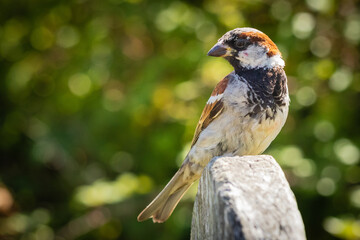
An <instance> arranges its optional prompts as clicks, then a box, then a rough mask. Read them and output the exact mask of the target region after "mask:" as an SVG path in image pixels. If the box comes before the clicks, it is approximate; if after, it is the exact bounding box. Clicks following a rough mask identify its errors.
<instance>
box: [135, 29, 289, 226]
mask: <svg viewBox="0 0 360 240" xmlns="http://www.w3.org/2000/svg"><path fill="white" fill-rule="evenodd" d="M208 55H209V56H213V57H223V58H225V59H226V60H227V61H229V63H230V64H231V65H232V66H233V67H234V71H233V72H231V73H230V74H229V75H227V76H226V77H225V78H224V79H223V80H221V81H220V82H219V83H218V84H217V85H216V87H215V89H214V91H213V92H212V94H211V96H210V98H209V100H208V101H207V103H206V105H205V108H204V110H203V112H202V114H201V117H200V120H199V123H198V125H197V127H196V130H195V135H194V138H193V140H192V144H191V149H190V151H189V153H188V154H187V156H186V158H185V160H184V162H183V164H182V166H181V167H180V169H179V170H178V171H177V172H176V174H175V175H174V176H173V178H172V179H171V180H170V182H169V183H168V184H167V185H166V186H165V188H164V189H163V190H162V191H161V192H160V193H159V195H158V196H157V197H156V198H155V199H154V200H153V201H152V202H151V203H150V204H149V205H148V206H147V207H146V208H145V209H144V210H143V211H142V212H141V213H140V214H139V216H138V218H137V219H138V221H144V220H146V219H148V218H152V219H153V222H157V223H162V222H164V221H166V220H167V219H168V218H169V216H170V215H171V213H172V212H173V210H174V208H175V207H176V205H177V204H178V202H179V201H180V199H181V197H182V196H183V195H184V193H185V192H186V191H187V190H188V189H189V187H190V186H191V185H192V183H193V182H194V181H196V180H197V179H199V178H200V176H201V173H202V171H203V170H204V168H205V166H206V165H207V164H208V163H209V161H210V160H211V159H212V158H214V157H216V156H235V155H237V156H243V155H257V154H261V153H262V152H264V151H265V149H266V148H267V147H268V146H269V145H270V143H271V142H272V141H273V140H274V139H275V137H276V136H277V135H278V133H279V132H280V130H281V128H282V127H283V125H284V123H285V121H286V118H287V115H288V107H289V102H290V99H289V96H288V89H287V79H286V75H285V71H284V70H283V68H284V66H285V62H284V60H283V59H282V57H281V53H280V51H279V49H278V48H277V46H276V45H275V44H274V42H273V41H272V40H271V39H270V38H269V37H268V36H267V35H266V34H264V33H262V32H260V31H259V30H256V29H254V28H236V29H234V30H232V31H229V32H227V33H225V35H224V36H222V37H221V38H220V39H219V40H218V42H217V43H216V44H215V46H214V47H213V48H211V50H210V51H209V52H208Z"/></svg>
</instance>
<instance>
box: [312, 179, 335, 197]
mask: <svg viewBox="0 0 360 240" xmlns="http://www.w3.org/2000/svg"><path fill="white" fill-rule="evenodd" d="M316 190H317V192H318V193H319V194H320V195H323V196H330V195H332V194H334V192H335V190H336V185H335V182H334V180H333V179H331V178H321V179H320V180H319V181H318V182H317V184H316Z"/></svg>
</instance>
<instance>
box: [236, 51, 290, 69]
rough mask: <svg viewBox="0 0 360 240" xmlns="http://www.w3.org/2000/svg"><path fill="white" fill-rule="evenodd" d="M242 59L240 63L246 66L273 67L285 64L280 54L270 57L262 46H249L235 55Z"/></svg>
mask: <svg viewBox="0 0 360 240" xmlns="http://www.w3.org/2000/svg"><path fill="white" fill-rule="evenodd" d="M235 58H236V59H238V60H239V61H240V65H241V66H242V67H245V68H273V67H275V66H281V67H284V66H285V62H284V60H282V59H281V57H280V55H275V56H272V57H270V58H269V57H268V55H267V54H266V51H265V49H264V48H263V47H260V46H249V47H248V48H247V49H246V50H244V51H240V52H239V53H238V56H237V57H235Z"/></svg>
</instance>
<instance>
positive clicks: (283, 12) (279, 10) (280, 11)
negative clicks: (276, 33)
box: [270, 0, 292, 21]
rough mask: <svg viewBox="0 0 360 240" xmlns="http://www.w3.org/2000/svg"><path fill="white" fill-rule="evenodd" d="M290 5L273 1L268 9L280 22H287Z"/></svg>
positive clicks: (281, 1) (282, 0)
mask: <svg viewBox="0 0 360 240" xmlns="http://www.w3.org/2000/svg"><path fill="white" fill-rule="evenodd" d="M291 11H292V9H291V4H290V3H289V2H287V1H284V0H280V1H275V2H274V3H273V4H272V5H271V8H270V12H271V15H272V16H273V17H274V18H275V19H278V20H280V21H285V20H287V19H288V18H289V17H290V15H291Z"/></svg>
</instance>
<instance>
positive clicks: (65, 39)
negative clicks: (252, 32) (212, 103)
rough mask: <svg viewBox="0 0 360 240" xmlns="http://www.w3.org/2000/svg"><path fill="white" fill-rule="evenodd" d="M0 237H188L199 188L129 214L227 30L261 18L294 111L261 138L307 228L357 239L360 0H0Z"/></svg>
mask: <svg viewBox="0 0 360 240" xmlns="http://www.w3.org/2000/svg"><path fill="white" fill-rule="evenodd" d="M0 8H1V15H0V19H1V21H0V22H1V25H0V61H1V64H0V73H1V76H2V77H1V81H0V99H1V114H0V139H1V141H0V158H1V160H0V238H1V239H22V240H28V239H29V240H30V239H31V240H33V239H36V240H46V239H57V240H63V239H148V238H151V239H188V238H189V231H190V224H191V211H192V205H193V199H194V196H195V193H196V188H193V189H191V191H190V192H189V194H188V195H186V196H185V198H184V200H183V201H182V202H181V203H180V204H179V206H178V207H177V209H176V210H175V212H174V214H173V216H172V217H171V218H170V219H169V220H168V221H167V222H166V223H164V224H156V225H155V224H153V223H152V222H151V221H147V222H144V223H138V222H137V221H136V216H137V214H138V213H139V212H140V211H141V210H142V209H143V207H145V206H146V204H147V203H149V201H150V200H151V199H152V197H153V196H155V194H157V193H158V191H159V190H160V189H161V188H162V187H163V186H164V184H166V182H167V181H168V180H169V179H170V178H171V176H172V175H173V174H174V172H175V171H176V169H177V167H178V165H179V164H180V163H181V161H182V159H183V156H184V155H185V154H186V152H187V151H188V149H189V143H190V141H191V139H192V135H193V132H194V129H195V126H196V123H197V121H198V118H199V116H200V113H201V110H202V108H203V106H204V103H205V102H206V100H207V98H208V96H209V94H210V93H211V91H212V88H213V87H214V86H215V84H216V83H217V82H218V81H219V80H221V79H222V78H223V77H224V76H225V75H226V74H227V73H229V72H230V71H232V69H231V67H230V65H229V64H228V63H227V62H226V61H225V60H223V59H215V58H210V57H207V56H206V53H207V51H208V50H209V49H210V48H211V46H212V45H213V44H214V43H215V42H216V41H217V39H218V38H219V37H220V36H221V35H222V34H223V33H225V32H226V31H228V30H231V29H233V28H236V27H243V26H251V27H255V28H258V29H260V30H262V31H263V32H265V33H267V34H268V35H269V36H270V37H271V38H272V39H273V40H274V41H275V42H276V43H277V44H278V46H279V48H280V49H281V51H282V53H283V56H284V58H285V60H286V64H287V65H286V72H287V74H288V78H289V89H290V93H291V99H292V102H291V111H290V115H289V118H288V121H287V123H286V125H285V127H284V129H283V130H282V132H281V134H280V135H279V136H278V138H277V139H276V140H275V141H274V142H273V144H272V145H271V146H270V148H269V150H268V151H267V153H268V154H271V155H273V156H274V157H275V158H276V159H277V160H278V161H279V163H280V164H281V165H282V167H283V169H284V171H285V173H286V175H287V177H288V180H289V182H290V184H291V186H292V189H293V190H294V192H295V194H296V197H297V200H298V204H299V208H300V210H301V213H302V215H303V218H304V222H305V225H306V231H307V235H308V238H309V239H360V164H359V158H360V150H359V146H360V127H359V123H360V81H359V80H360V61H359V60H360V56H359V55H360V54H359V42H360V6H359V1H356V0H343V1H340V0H316V1H313V0H307V1H298V0H292V1H285V0H276V1H267V0H242V1H235V0H226V1H222V0H203V1H183V2H181V1H166V0H159V1H150V0H105V1H95V0H76V1H51V0H43V1H41V0H30V1H24V0H20V1H10V0H2V1H1V3H0Z"/></svg>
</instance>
